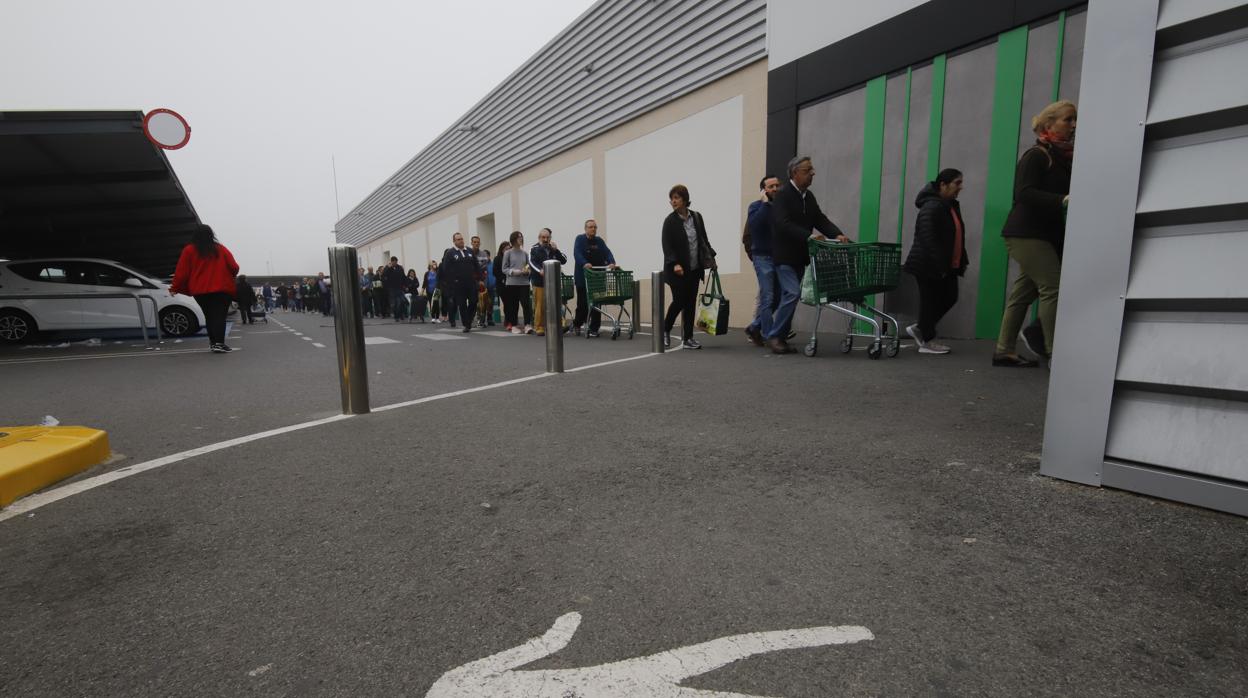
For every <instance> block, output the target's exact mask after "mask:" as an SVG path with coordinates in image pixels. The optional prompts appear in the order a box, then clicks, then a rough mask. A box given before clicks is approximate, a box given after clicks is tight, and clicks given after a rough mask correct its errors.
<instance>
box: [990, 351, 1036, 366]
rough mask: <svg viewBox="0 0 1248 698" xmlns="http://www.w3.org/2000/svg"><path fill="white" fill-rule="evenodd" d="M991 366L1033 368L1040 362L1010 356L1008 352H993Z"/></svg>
mask: <svg viewBox="0 0 1248 698" xmlns="http://www.w3.org/2000/svg"><path fill="white" fill-rule="evenodd" d="M992 365H993V366H1006V367H1009V368H1035V367H1037V366H1039V365H1040V364H1038V363H1036V362H1035V361H1029V360H1027V359H1024V358H1023V357H1021V356H1010V355H1009V354H993V355H992Z"/></svg>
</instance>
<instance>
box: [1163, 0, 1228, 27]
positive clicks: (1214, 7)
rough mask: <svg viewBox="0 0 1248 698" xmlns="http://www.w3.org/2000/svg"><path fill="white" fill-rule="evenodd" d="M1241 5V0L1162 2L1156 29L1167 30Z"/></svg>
mask: <svg viewBox="0 0 1248 698" xmlns="http://www.w3.org/2000/svg"><path fill="white" fill-rule="evenodd" d="M1243 4H1244V3H1243V2H1242V0H1163V2H1162V3H1161V7H1160V9H1159V11H1158V13H1157V28H1158V29H1169V28H1170V27H1174V26H1177V25H1179V24H1183V23H1184V22H1190V21H1192V20H1195V19H1200V18H1202V17H1208V16H1209V15H1212V14H1216V13H1218V12H1223V11H1225V10H1232V9H1235V8H1236V7H1241V6H1242V5H1243Z"/></svg>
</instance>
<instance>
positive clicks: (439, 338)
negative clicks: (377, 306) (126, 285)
mask: <svg viewBox="0 0 1248 698" xmlns="http://www.w3.org/2000/svg"><path fill="white" fill-rule="evenodd" d="M135 316H136V317H137V316H138V313H135ZM458 331H459V330H456V332H458ZM412 336H413V337H420V338H421V339H429V340H432V341H435V342H446V341H452V340H457V339H467V337H465V336H463V333H462V332H461V333H460V334H459V335H458V336H457V335H453V334H414V335H412Z"/></svg>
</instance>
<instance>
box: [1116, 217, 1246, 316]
mask: <svg viewBox="0 0 1248 698" xmlns="http://www.w3.org/2000/svg"><path fill="white" fill-rule="evenodd" d="M1159 230H1165V231H1166V232H1171V233H1182V234H1170V235H1147V236H1145V235H1140V236H1139V237H1138V238H1137V239H1136V244H1135V250H1134V251H1133V252H1132V259H1131V282H1130V284H1129V285H1128V287H1127V298H1129V299H1132V300H1145V299H1204V298H1244V297H1248V276H1245V275H1244V262H1245V260H1248V221H1234V222H1231V223H1213V224H1209V223H1205V224H1197V225H1190V226H1175V227H1173V228H1169V229H1159Z"/></svg>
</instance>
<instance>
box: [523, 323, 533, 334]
mask: <svg viewBox="0 0 1248 698" xmlns="http://www.w3.org/2000/svg"><path fill="white" fill-rule="evenodd" d="M524 333H525V334H533V326H532V325H525V326H524Z"/></svg>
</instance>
